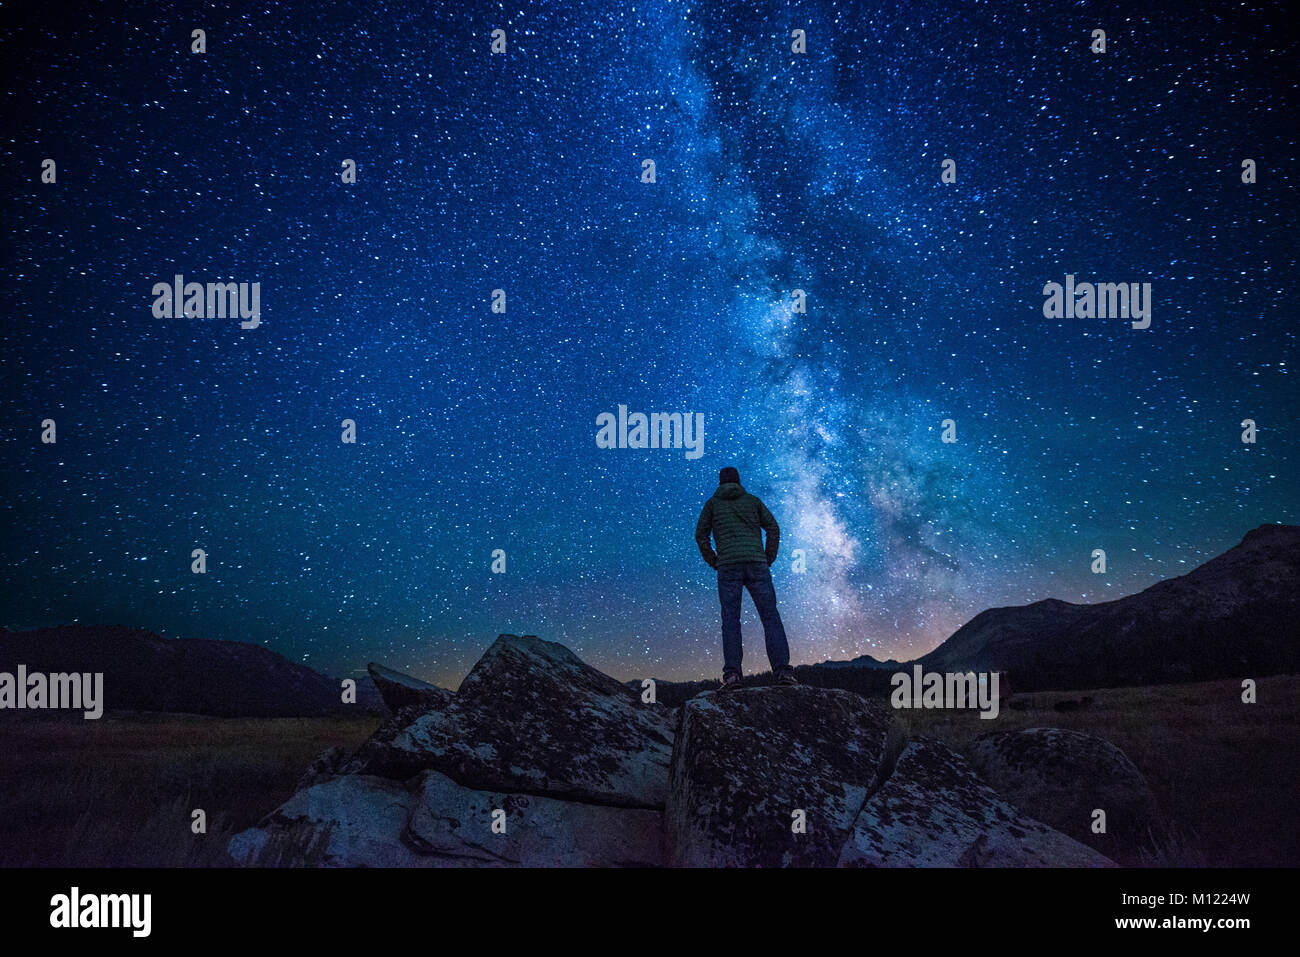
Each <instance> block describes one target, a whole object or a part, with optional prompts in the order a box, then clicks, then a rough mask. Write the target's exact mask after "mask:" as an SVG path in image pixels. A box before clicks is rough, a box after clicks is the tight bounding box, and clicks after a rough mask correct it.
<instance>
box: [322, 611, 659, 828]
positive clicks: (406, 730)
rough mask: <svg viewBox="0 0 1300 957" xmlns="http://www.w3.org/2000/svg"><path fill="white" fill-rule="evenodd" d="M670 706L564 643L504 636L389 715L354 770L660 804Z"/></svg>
mask: <svg viewBox="0 0 1300 957" xmlns="http://www.w3.org/2000/svg"><path fill="white" fill-rule="evenodd" d="M672 742H673V738H672V713H671V712H670V711H669V710H668V709H667V708H665V707H664V706H662V705H658V704H654V705H647V704H642V702H641V698H640V696H639V695H637V694H636V693H635V692H633V691H632V690H631V689H629V688H626V687H624V686H623V685H622V684H620V683H619V682H617V681H615V680H614V679H613V678H611V677H609V676H608V675H606V674H603V673H601V672H599V671H597V670H596V669H595V668H592V667H591V666H590V665H588V664H586V663H585V662H583V661H582V660H581V659H579V658H578V657H577V656H576V655H575V654H573V652H571V651H569V650H568V649H567V648H565V647H564V646H563V645H559V644H555V643H554V642H549V641H542V640H541V639H539V638H536V637H534V636H532V635H526V636H524V637H522V638H520V637H517V636H515V635H502V636H501V637H499V638H498V639H497V640H496V642H495V643H494V644H493V645H492V647H490V648H489V649H488V650H487V652H486V653H485V654H484V655H483V657H482V658H481V659H479V661H478V663H477V664H476V665H475V666H474V668H473V670H472V671H471V672H470V673H469V675H468V676H467V677H466V678H465V680H464V682H462V684H461V687H460V690H459V691H457V692H456V694H455V695H450V694H448V696H447V698H446V699H445V701H444V702H440V703H438V704H437V705H436V706H434V707H429V708H424V709H423V710H422V709H421V707H420V706H419V705H411V706H406V707H404V708H402V709H401V710H400V711H398V712H397V713H395V714H394V715H392V716H391V717H390V718H389V720H388V721H386V722H385V723H384V725H383V726H382V727H381V728H380V729H379V731H378V732H376V734H375V736H374V737H373V738H372V739H371V740H370V741H369V742H367V743H366V745H364V746H363V747H362V748H361V749H360V750H359V751H358V752H357V754H356V756H355V757H354V759H353V760H352V761H351V762H350V763H349V765H348V767H347V769H346V770H347V771H348V772H350V773H354V774H373V775H377V776H380V777H389V778H401V779H406V778H409V777H411V776H413V775H415V774H418V773H419V772H421V771H440V772H442V773H443V774H445V775H447V776H448V777H449V778H451V779H452V780H454V781H456V782H458V783H460V784H462V785H464V786H466V787H472V788H479V789H486V790H500V791H512V792H514V791H521V792H528V793H534V794H541V795H548V796H554V797H560V798H567V799H572V800H580V801H588V802H591V803H599V804H610V805H617V806H621V807H641V808H651V809H661V808H662V807H663V805H664V801H665V800H666V798H667V794H668V764H669V760H670V759H671V756H672Z"/></svg>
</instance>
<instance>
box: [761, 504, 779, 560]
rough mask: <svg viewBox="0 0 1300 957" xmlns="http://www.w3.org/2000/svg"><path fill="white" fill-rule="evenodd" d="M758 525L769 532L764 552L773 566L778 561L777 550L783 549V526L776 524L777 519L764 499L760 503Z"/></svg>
mask: <svg viewBox="0 0 1300 957" xmlns="http://www.w3.org/2000/svg"><path fill="white" fill-rule="evenodd" d="M758 524H759V525H761V526H762V527H763V531H765V532H767V546H766V547H765V548H764V549H763V552H764V554H765V555H766V556H767V563H768V564H769V565H771V564H772V563H773V562H774V561H776V552H777V549H779V548H780V547H781V526H780V525H778V524H776V519H775V518H773V517H772V513H771V512H769V511H768V510H767V506H766V505H764V504H763V502H762V499H760V500H759V502H758Z"/></svg>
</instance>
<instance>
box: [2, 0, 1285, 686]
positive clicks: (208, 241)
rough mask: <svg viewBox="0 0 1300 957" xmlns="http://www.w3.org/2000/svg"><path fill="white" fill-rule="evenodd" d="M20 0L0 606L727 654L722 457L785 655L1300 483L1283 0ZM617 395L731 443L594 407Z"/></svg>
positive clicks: (75, 617)
mask: <svg viewBox="0 0 1300 957" xmlns="http://www.w3.org/2000/svg"><path fill="white" fill-rule="evenodd" d="M13 6H14V5H13V4H4V5H3V7H0V17H2V18H3V19H0V59H2V61H3V63H4V64H5V67H4V69H5V71H6V75H7V79H6V82H5V84H4V96H3V101H2V102H3V110H4V130H5V132H4V137H3V151H4V156H3V176H4V183H3V207H2V209H3V215H2V217H0V219H2V222H3V244H4V245H3V262H2V263H0V278H2V282H0V304H2V309H3V318H4V323H3V333H2V335H3V347H4V360H3V373H2V376H3V378H2V379H0V450H2V451H3V456H4V468H3V472H2V474H3V511H2V513H0V514H2V515H3V524H2V525H0V528H2V529H3V532H2V535H0V539H2V540H0V549H2V551H3V556H2V557H3V567H4V579H5V583H4V588H3V602H2V604H0V624H4V625H6V626H8V627H11V628H26V627H36V626H43V625H50V624H61V623H69V622H84V623H96V624H118V623H120V624H129V625H135V626H140V627H144V628H149V629H152V630H154V631H157V632H159V633H161V634H164V635H169V636H182V637H205V638H223V639H236V640H240V641H248V642H255V643H259V644H263V645H266V646H267V647H270V648H272V649H274V650H276V651H278V652H280V653H282V654H284V655H286V656H287V657H289V658H290V659H292V660H294V661H299V662H304V663H306V664H308V665H310V666H311V667H314V668H316V669H318V670H321V671H324V672H326V673H330V674H334V675H348V674H354V673H356V672H357V670H358V669H360V668H363V667H364V664H365V662H366V661H368V660H379V661H382V662H385V663H387V664H388V665H390V666H392V667H397V668H401V669H403V670H406V671H409V672H411V673H413V674H417V675H419V676H421V677H424V678H427V679H429V680H434V681H437V682H439V683H442V684H446V685H449V686H452V687H454V686H455V685H456V684H457V683H458V682H459V680H460V678H461V677H462V676H463V675H464V674H465V672H466V671H467V670H468V669H469V667H470V666H471V665H472V664H473V663H474V661H475V660H476V659H477V657H478V656H479V655H480V654H481V653H482V651H483V650H484V649H485V648H486V647H487V646H488V644H490V642H491V641H492V640H493V638H495V636H496V635H497V634H498V633H502V632H514V633H520V634H523V633H530V634H537V635H539V636H541V637H543V638H547V639H551V640H556V641H561V642H563V643H564V644H566V645H567V646H569V647H570V648H571V649H573V650H574V651H575V652H577V653H578V654H579V655H581V656H582V657H583V658H584V659H586V660H587V661H589V662H590V663H592V664H594V665H596V666H597V667H599V668H601V669H603V670H605V671H607V672H609V673H611V674H613V675H615V676H617V677H619V678H622V679H629V678H637V677H642V676H646V675H653V676H656V677H662V678H674V679H684V678H700V677H715V676H716V675H717V674H718V673H719V672H720V670H721V657H722V656H721V641H720V637H719V622H718V606H717V594H716V585H715V576H714V573H713V572H712V571H711V570H710V569H709V568H708V567H707V566H706V565H705V564H704V562H703V561H702V560H701V558H700V555H699V553H698V552H697V550H696V546H695V542H694V537H693V534H694V527H695V521H696V518H697V516H698V514H699V510H700V508H701V506H702V505H703V503H704V501H705V499H706V498H707V497H708V496H709V495H710V494H711V493H712V491H713V490H714V488H715V487H716V484H717V472H718V469H719V468H721V467H722V466H724V465H735V466H736V467H738V468H739V470H740V473H741V479H742V482H743V484H744V485H745V486H746V488H747V489H748V490H750V491H751V492H753V493H754V494H756V495H758V496H760V497H761V498H762V499H763V500H764V502H765V503H766V504H767V505H768V506H769V508H770V509H771V510H772V511H773V513H774V514H775V516H776V518H777V520H778V521H779V522H780V523H781V526H782V539H781V545H782V554H781V557H780V558H779V559H778V561H777V564H776V565H775V566H774V568H773V573H774V580H775V583H776V589H777V595H778V599H779V602H780V606H781V611H782V614H783V617H784V619H785V623H786V629H787V632H788V634H789V638H790V644H791V654H792V661H793V662H794V663H796V664H800V663H810V662H815V661H821V660H825V659H828V658H832V659H843V658H851V657H854V656H857V655H860V654H872V655H874V656H876V657H878V658H887V657H896V658H900V659H906V658H910V657H913V656H915V655H918V654H921V653H924V652H925V651H928V650H930V649H931V648H932V647H934V646H935V645H937V644H938V643H939V642H940V641H942V640H943V639H944V638H946V637H947V636H948V635H949V634H950V633H951V632H952V631H954V630H955V629H956V628H958V627H960V626H961V625H962V624H963V623H964V622H966V621H967V620H969V619H970V618H971V617H973V616H974V615H975V614H977V613H978V612H980V611H982V610H983V609H985V608H988V607H992V606H999V605H1012V604H1023V603H1026V602H1029V601H1035V600H1038V599H1042V598H1047V597H1055V598H1061V599H1064V600H1067V601H1074V602H1097V601H1104V600H1109V599H1113V598H1118V597H1121V596H1123V595H1126V594H1129V593H1132V592H1134V591H1137V590H1140V589H1141V588H1144V587H1146V586H1148V585H1150V584H1152V583H1153V582H1155V581H1157V580H1160V579H1163V578H1167V577H1170V576H1174V575H1179V574H1183V573H1185V572H1187V571H1189V570H1190V569H1191V568H1192V567H1194V566H1195V565H1197V564H1199V563H1201V562H1203V561H1205V560H1207V559H1209V558H1211V557H1213V556H1214V555H1216V554H1219V553H1220V552H1222V551H1224V550H1225V549H1227V548H1229V547H1231V546H1232V545H1234V544H1236V543H1237V542H1238V541H1239V540H1240V539H1241V537H1242V535H1244V534H1245V533H1246V532H1247V531H1248V530H1250V529H1251V528H1253V527H1255V526H1257V525H1259V524H1261V523H1264V522H1287V523H1295V522H1297V521H1300V500H1298V496H1297V490H1298V486H1297V483H1296V481H1295V470H1296V465H1297V443H1296V424H1297V413H1298V412H1300V400H1298V399H1297V390H1296V388H1295V385H1294V382H1295V380H1294V379H1293V378H1292V375H1293V372H1294V369H1295V365H1296V330H1297V328H1298V327H1297V321H1296V320H1297V309H1296V306H1295V302H1296V296H1297V291H1298V290H1297V284H1296V280H1295V275H1296V265H1297V240H1296V233H1295V221H1296V212H1297V209H1296V206H1297V204H1296V197H1295V187H1294V181H1295V175H1296V169H1295V161H1294V147H1295V130H1296V124H1295V115H1296V113H1295V110H1296V105H1297V104H1296V91H1295V86H1294V83H1293V81H1294V76H1295V73H1294V65H1295V62H1296V56H1297V52H1298V51H1297V47H1296V45H1295V44H1294V42H1293V40H1292V39H1291V34H1290V33H1288V31H1287V30H1286V29H1285V25H1286V15H1285V13H1284V12H1283V7H1282V5H1280V4H1279V5H1274V4H1250V3H1241V4H1222V5H1218V6H1216V5H1187V4H1165V5H1164V6H1165V7H1166V8H1167V9H1163V10H1162V9H1161V8H1160V6H1159V5H1152V4H1144V3H1128V2H1126V3H1117V4H1096V3H1085V2H1075V3H1061V2H1034V3H1025V4H1015V3H999V2H984V3H979V2H970V3H955V2H950V3H936V2H930V0H918V2H910V3H907V4H903V5H897V6H895V5H882V6H879V7H873V6H871V5H868V4H849V3H843V2H779V3H778V2H764V0H746V2H743V3H708V2H700V0H691V2H686V0H682V2H667V0H660V2H642V0H637V2H626V3H609V2H606V0H599V2H590V3H582V2H558V0H551V2H524V0H517V2H512V3H509V4H497V3H493V4H476V3H472V2H465V0H456V2H452V3H418V2H409V3H408V2H401V3H396V2H393V3H383V2H379V3H375V2H367V3H354V4H339V3H331V2H314V3H307V2H298V3H276V2H272V0H263V2H258V3H242V2H236V3H232V4H219V5H218V4H211V5H209V4H174V3H165V2H160V3H150V4H132V5H130V6H127V5H125V4H116V3H95V4H67V3H58V2H52V3H46V4H40V5H39V6H38V7H37V8H36V9H28V10H24V12H23V13H22V14H21V15H19V14H18V13H16V12H15V11H14V9H13ZM196 28H198V29H203V30H205V31H206V39H207V52H206V53H203V54H195V53H191V52H190V46H191V42H192V41H191V31H192V30H194V29H196ZM796 28H797V29H803V30H805V31H806V37H807V41H806V42H807V52H806V53H805V54H796V53H793V52H792V51H791V43H792V40H791V30H792V29H796ZM494 29H502V30H504V31H505V32H506V52H505V53H504V54H495V55H494V54H493V53H492V52H491V49H490V47H491V43H492V37H491V33H492V31H493V30H494ZM1094 29H1104V30H1105V31H1106V42H1107V50H1106V52H1105V53H1104V54H1096V53H1093V52H1092V51H1091V50H1090V43H1091V42H1092V38H1091V33H1092V31H1093V30H1094ZM46 158H53V159H54V160H55V161H56V163H57V181H56V182H55V183H42V182H41V164H42V161H43V160H45V159H46ZM1247 158H1249V159H1253V160H1254V161H1255V162H1256V164H1257V170H1258V172H1257V176H1258V181H1257V182H1255V183H1253V184H1245V183H1243V182H1242V179H1241V163H1242V161H1243V160H1244V159H1247ZM345 159H351V160H354V161H355V162H356V164H357V181H356V182H355V183H344V182H343V181H342V177H341V175H340V174H341V171H342V164H343V161H344V160H345ZM646 159H653V160H654V161H655V168H656V181H655V182H654V183H646V182H643V181H642V170H643V166H642V163H643V161H644V160H646ZM945 159H952V160H953V161H954V162H955V164H956V166H955V171H956V182H955V183H944V182H941V177H940V174H941V172H942V164H943V162H944V160H945ZM177 273H181V274H183V275H184V276H185V277H186V281H199V282H249V283H252V282H259V283H260V284H261V286H260V309H261V315H260V319H261V324H260V326H259V327H258V328H256V329H251V330H245V329H242V328H241V327H240V324H239V321H238V320H237V319H233V318H225V319H222V318H199V317H181V318H170V319H169V318H156V317H155V316H154V315H153V312H152V306H153V302H154V296H153V294H152V288H153V286H154V284H155V283H159V282H164V283H170V282H171V281H172V279H173V277H174V275H175V274H177ZM1067 273H1071V274H1074V275H1075V276H1076V279H1077V281H1079V282H1083V281H1093V282H1124V283H1129V282H1150V283H1151V284H1152V301H1153V307H1152V320H1151V326H1150V328H1149V329H1145V330H1135V329H1132V328H1131V326H1130V323H1129V322H1128V321H1126V320H1124V319H1121V318H1068V319H1067V318H1060V319H1055V318H1052V319H1049V318H1045V317H1044V314H1043V303H1044V294H1043V287H1044V285H1045V284H1046V283H1048V282H1058V283H1061V282H1064V278H1065V275H1066V274H1067ZM495 289H504V290H505V292H506V312H505V313H504V314H501V313H494V312H493V311H492V308H491V300H492V292H493V290H495ZM795 289H802V290H804V292H805V293H806V295H807V311H806V313H802V314H800V313H796V312H795V311H794V310H793V309H792V305H791V304H792V293H793V290H795ZM620 404H622V405H626V406H627V407H628V409H629V410H630V411H640V412H644V413H647V414H648V413H651V412H681V413H686V412H691V413H701V414H703V416H704V422H705V435H704V446H703V455H702V456H700V457H699V458H693V459H692V458H687V456H686V454H685V451H684V450H683V449H651V450H640V449H601V448H598V447H597V445H596V442H595V435H596V431H597V429H596V417H597V416H598V415H600V414H601V413H602V412H616V411H617V408H618V406H619V405H620ZM47 418H49V419H54V420H55V422H56V426H57V442H56V443H55V444H53V445H50V444H44V443H42V442H41V440H40V439H41V428H42V426H41V423H42V421H43V420H45V419H47ZM1246 418H1252V419H1254V420H1255V421H1256V423H1257V427H1258V440H1257V442H1256V443H1255V444H1254V445H1247V444H1244V443H1243V442H1242V441H1241V432H1242V426H1241V423H1242V421H1243V420H1244V419H1246ZM344 419H353V420H355V422H356V427H357V441H356V443H355V444H345V443H343V442H342V441H341V435H342V422H343V420H344ZM945 419H951V420H953V422H954V423H955V424H956V437H957V441H956V442H954V443H947V444H946V443H943V442H941V433H942V431H943V426H942V423H943V421H944V420H945ZM195 548H202V549H204V550H205V551H206V553H207V562H208V571H207V573H206V574H204V575H196V574H193V573H192V572H191V570H190V566H191V561H192V559H191V552H192V550H193V549H195ZM1095 548H1102V549H1104V550H1105V551H1106V554H1107V561H1108V568H1107V571H1106V573H1105V574H1094V573H1092V571H1091V564H1092V557H1091V553H1092V551H1093V549H1095ZM494 549H502V550H504V552H505V555H506V572H505V574H493V573H492V552H493V550H494ZM794 549H803V550H804V551H805V554H806V570H805V571H803V572H802V573H800V572H796V571H795V570H794V568H793V567H792V564H791V557H792V555H793V550H794ZM743 621H744V633H745V636H746V658H745V666H746V670H747V671H757V670H762V669H764V668H766V661H765V659H764V657H763V652H762V640H761V631H760V629H759V627H758V623H757V620H756V616H755V615H754V612H753V608H752V605H750V604H749V602H748V599H746V604H745V611H744V619H743Z"/></svg>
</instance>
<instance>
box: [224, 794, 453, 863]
mask: <svg viewBox="0 0 1300 957" xmlns="http://www.w3.org/2000/svg"><path fill="white" fill-rule="evenodd" d="M414 803H415V799H414V797H413V795H412V794H411V792H410V791H409V790H408V789H407V788H406V787H405V786H403V785H401V784H399V783H397V782H395V781H389V780H386V779H384V778H374V777H368V776H365V775H347V776H344V777H335V778H330V779H328V780H326V781H322V782H320V783H318V784H314V785H311V786H310V787H308V788H306V789H305V790H302V791H299V792H298V793H297V794H295V795H293V797H291V798H289V800H288V801H286V802H285V803H284V804H282V805H281V806H280V807H279V808H277V809H276V810H275V811H273V812H271V814H269V815H268V816H267V817H266V818H265V819H263V820H262V821H261V823H259V824H258V825H257V827H253V828H249V829H248V830H246V831H241V832H239V833H238V834H236V835H235V836H234V837H233V838H231V839H230V844H229V846H228V849H229V852H230V856H231V857H232V858H234V860H235V862H236V863H239V864H245V865H257V866H260V867H418V866H420V865H421V864H428V863H431V862H430V861H428V860H421V857H420V855H419V854H417V853H416V852H415V851H413V850H412V849H411V848H409V847H408V846H407V845H406V844H404V843H403V842H402V832H403V830H404V829H405V827H406V821H407V818H408V817H409V816H410V813H411V807H412V805H413V804H414Z"/></svg>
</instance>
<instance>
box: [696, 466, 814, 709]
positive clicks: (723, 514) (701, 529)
mask: <svg viewBox="0 0 1300 957" xmlns="http://www.w3.org/2000/svg"><path fill="white" fill-rule="evenodd" d="M764 531H766V532H767V547H766V548H764V547H763V532H764ZM710 535H712V536H713V541H714V542H716V543H717V547H718V551H717V553H716V554H715V553H714V551H713V548H712V547H711V546H710V544H709V536H710ZM780 541H781V529H780V527H779V526H778V525H777V524H776V519H774V518H773V517H772V513H771V512H769V511H768V510H767V506H766V505H764V504H763V503H762V502H761V501H759V499H758V497H757V496H754V495H750V494H749V493H748V492H746V491H745V489H744V488H743V487H742V486H741V484H740V473H739V472H738V471H736V470H735V469H734V468H730V467H728V468H725V469H723V470H722V471H721V472H719V473H718V490H717V491H716V492H714V493H713V497H712V498H710V499H709V500H708V501H707V502H705V503H704V509H703V511H701V512H700V520H699V521H698V522H697V523H696V525H695V543H696V544H697V545H699V546H700V554H701V555H703V556H704V560H705V561H706V562H708V563H709V567H710V568H716V569H717V570H718V599H719V601H721V602H722V687H721V688H719V689H718V690H719V691H730V690H732V689H733V688H739V687H740V657H741V642H740V597H741V590H742V589H745V588H747V589H749V597H750V598H752V599H753V600H754V607H755V608H757V609H758V617H759V619H760V620H761V621H762V622H763V638H764V640H765V642H766V643H767V660H768V661H769V662H770V663H771V665H772V674H774V675H776V679H777V681H779V682H780V683H781V684H790V685H792V684H798V682H797V681H796V680H795V677H794V670H793V669H792V668H791V667H790V647H789V645H787V644H786V640H785V627H784V626H783V625H782V624H781V615H780V613H779V612H778V611H777V610H776V589H774V588H773V587H772V572H771V570H770V569H769V567H768V566H770V565H771V564H772V563H773V562H774V561H776V550H777V548H778V547H779V543H780Z"/></svg>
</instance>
